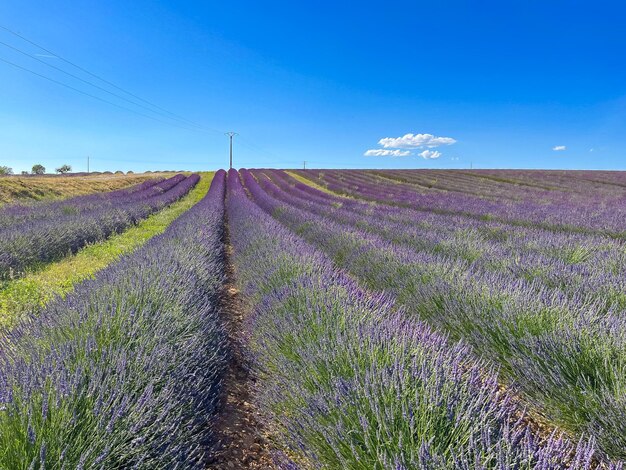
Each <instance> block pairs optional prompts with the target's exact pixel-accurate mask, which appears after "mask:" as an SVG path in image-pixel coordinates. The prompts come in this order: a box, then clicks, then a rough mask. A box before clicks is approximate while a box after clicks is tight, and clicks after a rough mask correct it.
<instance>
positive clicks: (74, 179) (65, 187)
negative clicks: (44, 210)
mask: <svg viewBox="0 0 626 470" xmlns="http://www.w3.org/2000/svg"><path fill="white" fill-rule="evenodd" d="M157 176H165V175H161V174H160V173H138V174H131V175H123V174H98V175H85V176H54V175H49V176H18V175H15V176H2V177H0V204H6V203H12V202H29V201H39V200H41V199H60V198H66V197H71V196H80V195H82V194H89V193H96V192H100V191H113V190H115V189H121V188H125V187H127V186H132V185H134V184H138V183H141V182H142V181H145V180H147V179H150V178H155V177H157Z"/></svg>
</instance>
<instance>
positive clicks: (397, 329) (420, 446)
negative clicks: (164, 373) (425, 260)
mask: <svg viewBox="0 0 626 470" xmlns="http://www.w3.org/2000/svg"><path fill="white" fill-rule="evenodd" d="M241 175H242V177H243V179H244V180H245V181H246V187H247V189H248V190H249V192H250V194H251V196H252V197H253V198H254V199H255V200H256V201H259V206H257V205H255V204H254V203H253V202H252V201H250V200H249V199H248V197H247V195H246V193H245V191H244V189H243V187H242V185H241V182H240V179H239V175H238V174H237V172H235V171H234V170H232V171H231V172H230V173H229V176H228V193H227V201H226V207H227V214H228V220H229V227H230V239H231V242H232V243H233V246H234V248H235V250H234V261H235V265H236V268H237V275H238V278H239V280H240V282H241V284H242V286H243V288H244V293H245V295H246V296H247V298H248V300H249V302H250V303H251V305H252V306H253V308H254V314H253V317H252V320H251V324H250V326H249V335H250V339H249V340H250V347H251V359H252V361H253V364H254V367H255V370H256V372H257V374H258V378H259V381H258V388H257V396H258V398H259V400H260V403H261V405H262V407H263V410H264V412H265V413H266V415H267V417H268V419H270V420H272V423H273V425H276V424H278V426H279V430H280V435H281V439H282V442H284V444H285V445H286V446H288V448H289V449H290V452H291V453H292V455H293V454H295V455H296V456H299V459H298V460H299V463H300V464H301V465H302V466H305V467H310V468H353V469H372V468H381V469H382V468H396V469H400V468H428V469H443V468H467V469H470V468H498V469H505V468H528V469H530V468H532V469H539V468H542V469H543V468H545V469H548V468H550V469H556V468H591V466H592V460H593V458H594V446H593V443H592V442H588V443H584V442H582V441H581V442H579V443H577V444H576V443H572V442H570V441H568V440H567V439H565V438H564V437H563V436H561V435H559V434H558V433H553V434H548V435H545V434H540V433H537V432H536V431H535V430H533V429H532V428H531V427H528V426H527V425H526V424H525V423H526V421H525V419H524V416H523V413H522V412H521V410H520V409H519V408H518V407H517V405H516V403H515V402H514V400H513V399H512V396H511V395H510V394H509V393H508V392H507V391H505V390H503V389H501V388H500V387H499V386H498V382H497V380H496V375H495V373H494V371H493V370H491V369H490V368H489V367H487V366H486V365H485V364H484V363H483V362H482V361H477V360H476V358H475V357H474V356H473V355H472V354H471V352H470V349H469V348H468V347H467V346H465V345H463V344H462V343H452V344H451V343H450V341H449V340H448V339H447V338H446V337H445V336H443V335H441V334H439V333H437V332H435V331H433V330H431V329H430V328H429V327H427V326H426V325H425V324H424V323H422V322H420V321H418V320H415V319H411V318H409V317H407V316H406V315H405V314H404V313H403V311H402V309H400V308H399V307H398V306H397V304H396V303H395V302H394V301H392V299H391V297H389V296H388V295H386V294H376V293H374V292H371V291H366V290H363V289H362V288H360V287H359V286H358V285H356V284H355V283H354V281H352V280H351V279H350V278H349V277H348V276H347V275H346V274H345V273H344V272H342V271H337V270H335V269H334V268H333V266H332V263H331V261H330V259H329V258H327V257H326V256H325V255H323V254H322V253H321V252H319V251H317V250H316V249H315V248H313V247H312V246H311V245H309V244H308V243H306V242H305V241H304V240H303V239H302V238H300V237H298V236H296V235H295V234H294V233H292V232H290V231H289V230H286V229H285V227H283V226H282V225H279V224H277V223H276V222H275V221H273V220H272V219H271V218H270V217H269V215H268V214H267V213H264V212H263V211H262V209H261V207H262V208H263V209H266V210H268V211H269V212H273V213H274V214H275V215H276V216H277V217H279V218H281V216H282V213H283V211H290V209H289V207H286V206H284V205H281V204H278V203H274V204H273V205H271V206H270V202H271V200H270V198H269V196H268V195H267V194H266V193H264V192H263V191H262V190H261V188H260V187H259V186H258V185H254V184H253V181H252V180H251V178H252V177H251V175H250V174H249V173H247V172H245V171H244V172H242V174H241ZM298 215H300V216H301V217H305V218H304V219H301V220H300V221H301V223H302V224H305V223H306V222H310V223H311V224H315V223H316V222H318V221H317V220H315V219H313V218H311V217H308V216H306V214H305V213H299V214H298ZM331 224H332V223H331ZM307 227H308V228H303V229H302V230H303V231H306V230H308V229H310V227H311V225H308V226H307ZM325 228H328V227H327V226H324V227H321V229H325ZM331 236H334V234H332V232H331ZM613 468H621V464H617V465H615V466H614V467H613Z"/></svg>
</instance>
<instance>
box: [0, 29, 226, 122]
mask: <svg viewBox="0 0 626 470" xmlns="http://www.w3.org/2000/svg"><path fill="white" fill-rule="evenodd" d="M0 29H2V30H4V31H6V32H8V33H10V34H12V35H14V36H16V37H18V38H20V39H22V40H23V41H26V42H27V43H29V44H31V45H33V46H35V47H37V48H39V49H41V50H42V51H44V52H46V53H48V54H50V55H53V56H54V57H56V58H57V59H59V60H61V61H63V62H65V63H66V64H68V65H71V66H72V67H75V68H77V69H78V70H80V71H81V72H83V73H86V74H87V75H90V76H92V77H94V78H96V79H98V80H100V81H101V82H103V83H106V84H107V85H109V86H111V87H113V88H115V89H116V90H119V91H121V92H123V93H126V94H127V95H129V96H132V97H133V98H135V99H137V100H139V101H142V102H143V103H146V104H148V105H150V106H152V107H154V108H156V109H158V110H160V111H163V112H165V113H167V114H170V115H172V116H175V117H177V118H178V119H180V120H183V121H185V122H187V123H188V124H191V125H194V126H197V127H201V128H203V129H204V130H207V131H211V132H218V133H220V134H221V132H220V131H218V130H215V129H210V128H206V127H204V126H202V125H200V124H198V123H196V122H193V121H191V120H189V119H187V118H185V117H183V116H179V115H178V114H176V113H173V112H172V111H168V110H167V109H165V108H162V107H161V106H158V105H156V104H154V103H152V102H150V101H148V100H146V99H144V98H141V97H140V96H137V95H136V94H134V93H132V92H130V91H128V90H125V89H124V88H122V87H120V86H118V85H116V84H114V83H112V82H111V81H109V80H106V79H104V78H102V77H100V76H99V75H97V74H95V73H93V72H90V71H89V70H87V69H85V68H84V67H81V66H80V65H78V64H76V63H74V62H72V61H70V60H68V59H66V58H65V57H63V56H61V55H59V54H57V53H56V52H53V51H51V50H50V49H48V48H46V47H44V46H42V45H40V44H38V43H36V42H35V41H32V40H31V39H28V38H27V37H25V36H23V35H21V34H20V33H18V32H16V31H13V30H12V29H10V28H7V27H6V26H3V25H1V24H0Z"/></svg>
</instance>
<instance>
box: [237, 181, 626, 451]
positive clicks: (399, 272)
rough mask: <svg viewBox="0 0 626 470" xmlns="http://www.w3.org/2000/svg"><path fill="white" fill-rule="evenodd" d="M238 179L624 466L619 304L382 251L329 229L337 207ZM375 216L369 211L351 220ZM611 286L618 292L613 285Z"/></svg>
mask: <svg viewBox="0 0 626 470" xmlns="http://www.w3.org/2000/svg"><path fill="white" fill-rule="evenodd" d="M243 177H244V180H245V181H246V185H247V187H248V189H249V190H250V192H251V193H252V194H253V196H254V198H255V200H256V201H258V203H259V204H260V205H261V206H262V207H263V208H264V209H265V210H266V211H267V212H269V213H271V214H273V215H274V216H275V217H276V218H278V219H279V220H280V221H282V222H283V223H285V224H286V225H287V226H289V227H290V228H292V229H293V230H294V231H296V232H297V233H300V234H302V235H303V236H304V237H305V238H306V239H307V240H309V241H311V242H313V243H314V244H316V245H318V246H320V247H322V248H323V249H324V251H326V252H327V253H329V254H330V255H332V256H333V259H334V260H335V261H336V262H337V263H339V264H340V265H341V266H344V267H346V268H347V269H349V270H350V272H351V273H352V274H353V275H355V276H356V277H357V279H359V280H361V281H362V282H364V283H365V285H367V286H369V287H371V288H374V289H377V290H385V291H387V292H389V293H392V294H394V296H395V297H396V299H397V300H398V302H399V303H401V304H402V305H405V306H406V308H407V310H408V311H409V312H410V313H413V314H418V315H419V316H420V317H421V318H423V319H425V320H427V321H428V322H429V323H431V324H432V325H434V326H436V327H437V328H439V329H441V330H443V331H447V332H448V333H450V334H451V335H452V336H453V337H454V338H456V339H459V338H463V339H464V340H465V341H467V342H468V343H469V344H471V345H472V346H473V347H474V351H475V352H476V354H477V355H481V356H485V357H488V358H489V360H491V361H492V362H495V363H496V364H498V365H500V366H502V371H501V372H502V375H503V377H504V378H506V379H507V381H508V382H509V383H510V384H511V385H512V386H514V387H516V389H517V390H519V391H520V392H522V393H523V396H524V397H525V398H526V399H527V400H528V402H529V403H532V404H533V405H534V408H535V409H537V410H539V411H540V412H542V413H545V414H547V415H548V416H549V417H550V418H551V419H552V420H553V421H554V422H555V423H557V424H559V425H562V426H564V427H566V428H568V429H570V430H571V431H572V432H574V433H576V434H578V435H584V434H589V435H592V436H595V437H596V438H597V439H598V443H599V444H600V447H601V449H602V450H603V451H604V452H606V453H607V454H608V455H611V456H613V457H616V458H623V457H624V449H625V448H626V443H625V442H624V440H623V436H624V435H626V434H625V432H624V427H623V426H624V425H623V423H624V422H625V421H624V419H623V413H624V411H623V410H624V405H623V403H622V398H621V395H622V393H621V390H623V389H624V386H625V385H626V383H625V382H624V374H623V372H622V371H623V370H624V366H623V365H624V364H625V363H626V356H625V355H624V348H623V344H624V342H623V340H622V338H623V331H624V329H623V327H622V326H621V324H622V322H621V321H620V320H619V318H621V317H622V316H623V315H620V312H621V311H622V309H623V307H621V308H620V306H619V303H618V302H610V301H608V299H603V298H602V295H601V293H600V295H596V294H595V293H594V292H593V289H590V293H589V295H583V294H580V293H578V292H576V289H574V290H573V291H572V292H570V293H569V295H568V294H567V292H563V291H561V290H559V289H555V288H554V286H548V285H545V284H543V283H541V282H539V281H538V280H536V279H533V278H531V279H527V278H526V277H525V276H516V275H511V273H510V272H507V271H506V270H505V271H504V272H502V271H498V270H497V269H491V270H486V269H485V268H484V266H481V263H480V262H478V261H472V262H468V261H467V260H459V259H456V260H455V259H454V257H451V256H449V255H447V256H441V254H439V253H438V250H431V251H430V252H429V251H428V250H422V251H417V252H416V251H414V250H413V249H407V247H404V246H402V245H403V244H402V243H400V244H397V243H389V241H387V240H385V239H383V238H381V237H380V236H378V232H377V231H376V230H373V231H370V233H367V232H365V231H363V230H360V227H361V226H362V224H361V223H354V224H353V225H354V226H352V227H351V226H350V225H351V224H349V223H346V220H347V219H345V220H342V223H337V222H333V219H335V220H340V219H341V217H335V216H336V215H337V214H338V213H340V214H343V215H345V214H344V212H342V208H338V207H334V206H332V205H330V206H327V207H326V208H324V206H323V205H322V204H320V203H318V202H317V201H315V202H312V203H310V204H308V203H304V202H297V198H296V197H294V196H293V195H291V194H289V195H288V194H284V193H283V194H282V195H281V191H280V190H279V189H278V188H277V187H276V186H272V185H271V184H269V183H268V182H267V181H265V183H264V182H263V181H264V180H263V178H262V177H261V176H259V181H260V182H261V183H260V184H261V185H262V186H263V189H264V190H265V191H264V190H263V189H262V188H261V186H260V185H259V183H257V181H256V180H255V179H254V178H253V177H252V176H251V174H249V173H248V172H245V171H244V172H243ZM266 191H267V192H266ZM270 194H272V196H270ZM320 197H322V196H320ZM335 202H339V201H335ZM344 203H345V204H346V205H349V202H345V201H341V204H344ZM298 207H301V208H303V209H305V210H303V209H299V208H298ZM378 215H379V214H377V212H376V209H372V214H370V215H369V216H367V215H366V216H364V217H362V218H360V219H361V222H362V221H363V220H365V221H369V220H372V219H374V220H375V219H377V218H378ZM342 217H343V216H342ZM346 217H348V216H347V215H346ZM436 228H437V227H435V229H436ZM394 233H397V232H394ZM611 243H612V242H611ZM435 246H436V245H435ZM575 272H576V271H573V273H575ZM564 277H565V276H564ZM597 277H598V279H599V282H598V284H599V285H601V284H602V282H601V281H600V280H601V279H603V278H604V280H605V281H606V280H608V279H609V278H608V277H607V276H606V275H604V276H603V275H602V274H601V273H600V274H598V276H597ZM565 279H567V277H565ZM570 279H572V278H571V277H570ZM583 279H584V278H583ZM570 282H575V280H574V279H572V281H570ZM614 282H615V284H614V287H615V289H616V290H617V291H619V286H621V285H622V281H621V279H620V278H619V276H618V277H616V278H615V281H614Z"/></svg>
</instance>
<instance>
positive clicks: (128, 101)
mask: <svg viewBox="0 0 626 470" xmlns="http://www.w3.org/2000/svg"><path fill="white" fill-rule="evenodd" d="M0 45H3V46H5V47H8V48H9V49H12V50H14V51H16V52H19V53H20V54H22V55H25V56H26V57H30V58H31V59H33V60H36V61H37V62H40V63H42V64H44V65H45V66H47V67H50V68H53V69H54V70H58V71H59V72H62V73H64V74H65V75H68V76H70V77H72V78H75V79H76V80H79V81H81V82H83V83H86V84H87V85H90V86H92V87H94V88H97V89H98V90H101V91H104V92H105V93H108V94H109V95H111V96H115V97H116V98H119V99H121V100H124V101H126V102H127V103H130V104H133V105H135V106H139V107H140V108H143V109H145V110H147V111H149V112H151V113H155V114H157V115H160V116H162V117H164V118H166V119H173V120H176V121H180V122H183V123H185V120H183V119H179V118H177V117H170V116H168V115H167V114H165V113H160V112H158V111H155V110H153V109H151V108H149V107H148V106H145V105H143V104H141V103H137V102H135V101H133V100H129V99H128V98H126V97H124V96H122V95H120V94H117V93H114V92H112V91H110V90H107V89H106V88H104V87H101V86H99V85H96V84H95V83H93V82H90V81H89V80H85V79H84V78H81V77H79V76H78V75H74V74H73V73H71V72H68V71H67V70H64V69H62V68H61V67H57V66H56V65H52V64H49V63H48V62H46V61H45V60H41V59H40V58H38V57H36V56H34V55H32V54H29V53H28V52H25V51H23V50H21V49H19V48H17V47H15V46H12V45H11V44H7V43H6V42H3V41H0ZM193 125H194V127H198V128H199V129H202V130H206V129H204V128H203V127H201V126H196V125H195V124H193Z"/></svg>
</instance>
